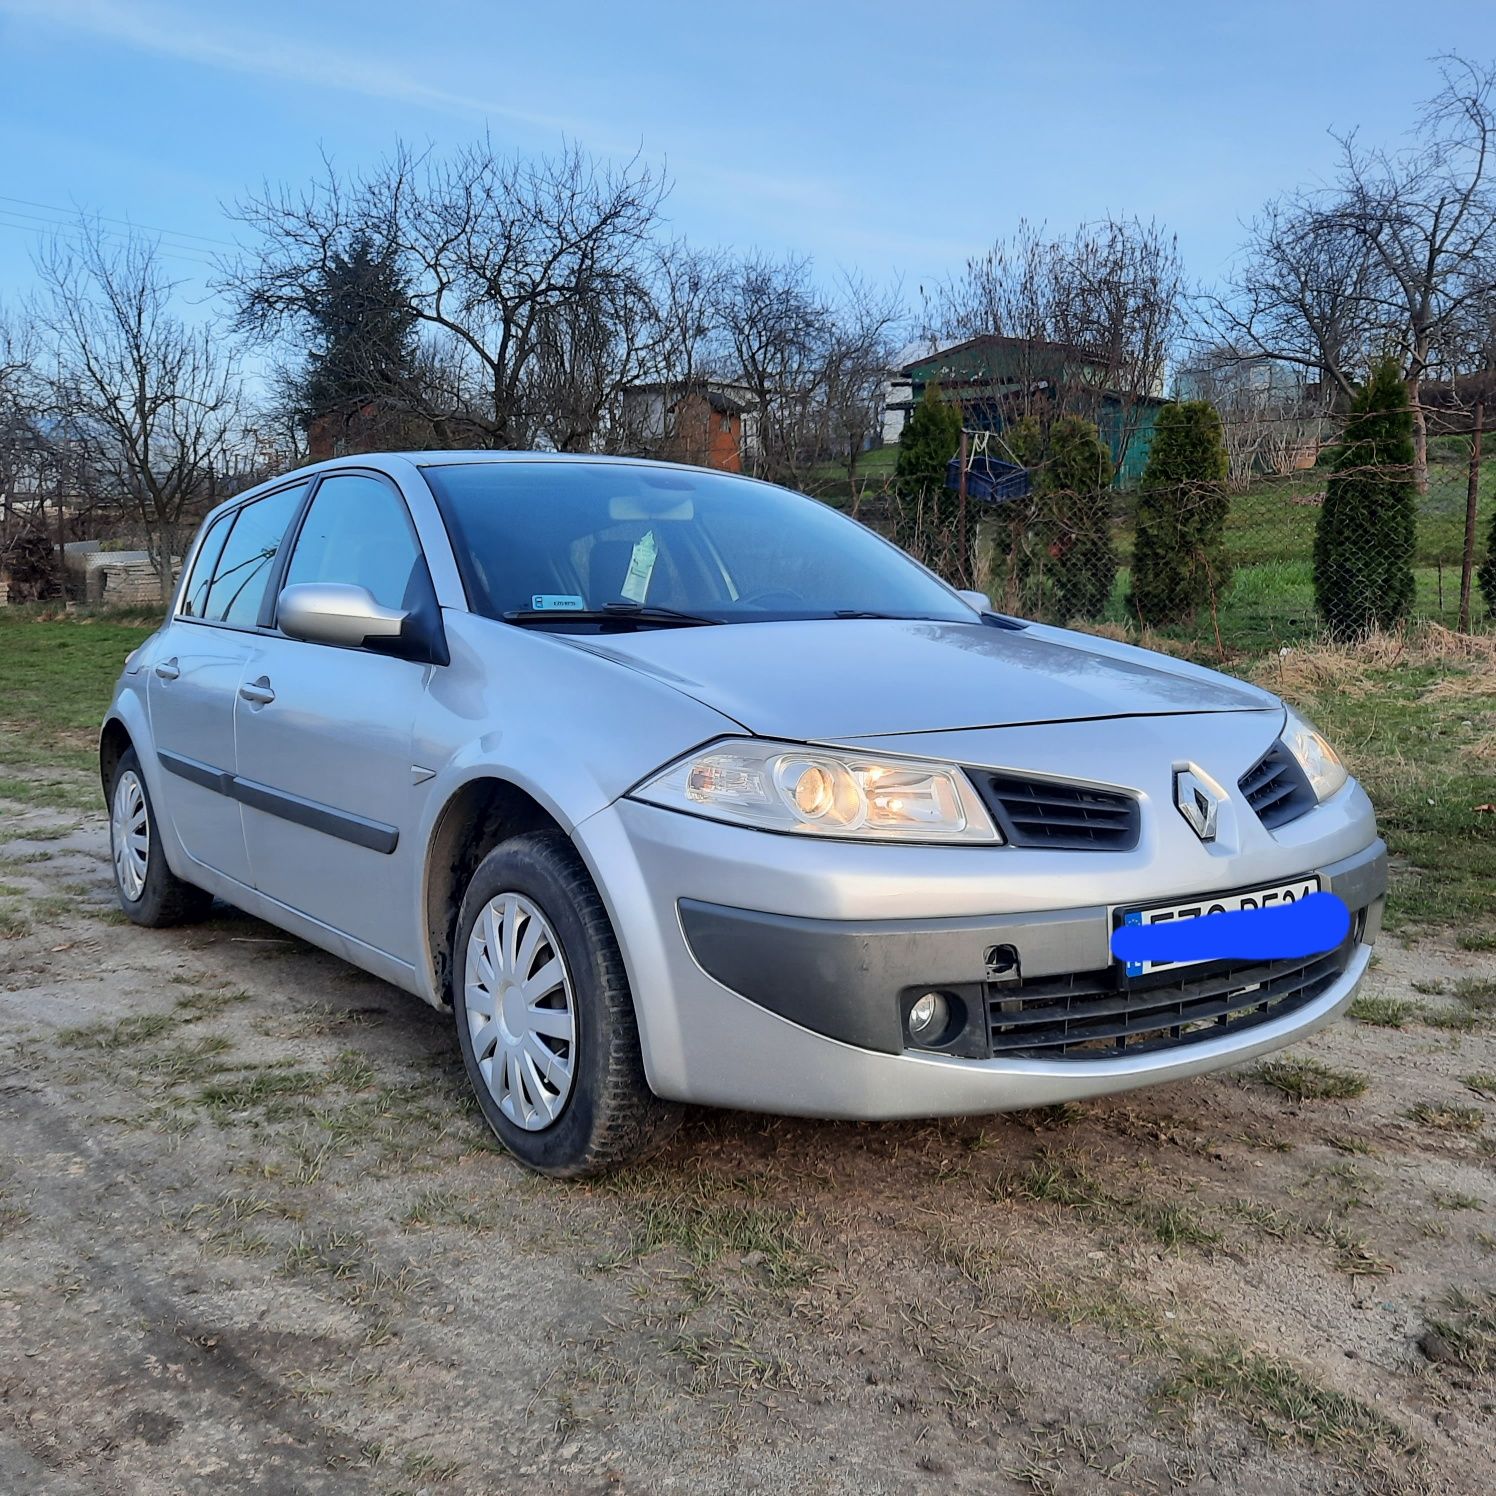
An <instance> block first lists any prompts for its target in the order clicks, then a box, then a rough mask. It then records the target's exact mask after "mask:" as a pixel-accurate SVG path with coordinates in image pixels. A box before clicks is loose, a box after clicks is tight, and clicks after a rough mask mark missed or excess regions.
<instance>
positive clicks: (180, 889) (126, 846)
mask: <svg viewBox="0 0 1496 1496" xmlns="http://www.w3.org/2000/svg"><path fill="white" fill-rule="evenodd" d="M156 825H157V821H156V810H155V807H154V806H153V805H152V804H151V792H150V791H149V790H148V789H147V788H146V785H145V775H144V774H142V773H141V771H140V759H139V758H138V757H137V756H136V753H135V750H134V749H133V748H127V749H126V750H125V751H124V752H123V753H122V754H120V756H119V762H118V763H117V764H115V766H114V774H113V776H112V778H111V779H110V781H109V858H110V862H111V864H112V865H113V869H114V891H115V893H116V894H117V895H118V896H119V903H120V908H121V909H123V910H124V911H125V913H126V915H128V916H129V918H130V919H132V920H133V921H134V922H135V923H136V924H137V925H145V926H146V927H147V928H148V929H152V930H160V929H165V928H167V927H168V926H171V925H186V924H191V923H192V922H193V921H194V920H199V919H202V918H203V917H204V916H205V915H206V914H207V912H208V909H209V908H210V906H211V905H212V903H213V895H212V894H210V893H208V892H206V891H205V890H203V889H201V888H198V887H196V886H195V885H194V884H191V883H186V882H184V881H183V880H182V879H181V878H179V877H177V875H176V874H175V873H173V872H172V870H171V869H170V868H169V867H168V866H167V865H166V853H165V851H164V850H163V849H162V846H161V838H160V837H159V836H158V835H157V834H156ZM142 842H143V843H144V848H143V850H142V848H141V843H142Z"/></svg>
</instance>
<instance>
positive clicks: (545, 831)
mask: <svg viewBox="0 0 1496 1496" xmlns="http://www.w3.org/2000/svg"><path fill="white" fill-rule="evenodd" d="M100 757H101V766H102V772H103V780H104V786H105V791H106V795H107V798H108V803H109V807H110V829H111V836H112V847H113V859H114V871H115V877H116V880H117V883H118V888H119V897H120V900H121V903H122V904H123V907H124V909H125V912H126V913H127V914H128V915H129V916H130V917H131V918H132V919H133V920H135V921H136V922H137V923H140V924H145V925H166V924H172V923H176V922H179V921H183V920H186V919H188V918H191V917H193V916H196V915H200V914H201V913H202V912H203V911H204V910H205V909H206V908H207V906H208V904H209V902H210V900H211V898H212V897H213V896H217V897H219V898H222V899H225V900H227V901H228V902H229V903H230V904H234V905H237V906H238V907H239V908H241V909H244V910H247V911H249V912H250V913H252V914H254V915H257V916H259V917H260V918H262V919H266V920H269V921H270V922H271V923H273V924H276V925H279V926H281V927H282V928H284V929H286V930H289V931H291V932H293V933H294V934H296V935H299V936H301V937H303V938H304V939H306V940H309V941H312V942H313V943H315V944H317V945H319V946H322V947H324V948H326V949H327V950H329V951H332V952H334V953H335V954H337V955H339V956H342V957H343V958H344V959H346V960H348V961H351V962H353V963H355V964H356V965H358V966H361V967H363V968H364V969H366V970H367V971H370V972H373V973H374V974H375V975H377V976H379V977H382V978H384V979H385V980H386V981H390V982H393V983H395V984H396V985H397V986H400V987H403V988H405V989H406V990H408V991H410V992H412V993H414V994H416V995H417V996H418V997H421V998H424V999H425V1001H427V1002H429V1003H431V1004H433V1005H434V1006H437V1007H440V1008H448V1007H450V1008H451V1010H452V1011H453V1013H454V1015H455V1018H456V1028H457V1038H458V1042H459V1044H460V1046H461V1050H462V1055H463V1060H464V1063H465V1065H466V1068H467V1071H468V1074H469V1077H470V1078H471V1080H472V1083H473V1087H474V1090H475V1092H476V1094H477V1099H478V1104H479V1106H480V1107H481V1108H482V1110H483V1114H484V1116H485V1117H486V1118H487V1120H488V1122H489V1123H490V1125H491V1126H492V1127H493V1129H494V1131H495V1132H496V1133H497V1134H498V1136H499V1137H500V1138H501V1139H502V1140H503V1142H504V1143H505V1144H506V1145H507V1146H508V1147H509V1148H510V1149H511V1150H512V1151H513V1152H514V1153H515V1154H516V1155H517V1156H518V1157H519V1158H520V1159H522V1160H523V1161H524V1162H525V1163H526V1164H528V1165H530V1166H531V1167H532V1168H535V1169H538V1170H541V1171H544V1172H546V1173H550V1174H556V1175H577V1174H583V1173H587V1172H590V1171H593V1170H597V1169H600V1168H604V1167H607V1166H609V1165H613V1164H616V1163H618V1162H620V1161H621V1160H624V1159H627V1158H630V1157H632V1156H635V1155H637V1154H638V1153H639V1151H640V1150H641V1149H642V1148H643V1147H645V1146H646V1145H647V1144H648V1143H649V1142H651V1140H653V1139H654V1138H656V1137H658V1136H659V1135H660V1134H661V1132H662V1127H663V1124H665V1123H667V1122H669V1121H670V1120H671V1118H672V1117H673V1116H674V1115H675V1114H676V1112H677V1110H678V1109H677V1108H675V1107H673V1106H672V1105H671V1103H675V1102H697V1103H706V1104H709V1105H713V1106H726V1107H745V1108H749V1109H752V1110H756V1111H770V1112H784V1113H796V1114H801V1115H807V1116H814V1117H846V1118H869V1119H872V1118H895V1117H929V1116H940V1115H952V1114H963V1113H972V1112H991V1111H999V1110H1004V1109H1008V1108H1014V1107H1028V1106H1034V1105H1038V1104H1044V1103H1049V1102H1056V1101H1062V1100H1065V1099H1068V1098H1078V1097H1086V1096H1094V1095H1098V1094H1103V1093H1106V1092H1111V1091H1120V1090H1124V1089H1126V1088H1129V1087H1133V1086H1140V1085H1144V1084H1146V1083H1149V1082H1153V1081H1163V1080H1173V1079H1177V1078H1179V1077H1182V1076H1189V1075H1197V1074H1199V1073H1201V1072H1203V1071H1208V1070H1213V1069H1216V1068H1218V1067H1220V1066H1223V1065H1231V1064H1235V1063H1237V1062H1239V1061H1241V1060H1244V1059H1247V1058H1249V1057H1251V1056H1253V1055H1257V1054H1260V1053H1262V1052H1263V1051H1265V1050H1270V1049H1274V1048H1276V1047H1278V1046H1280V1045H1283V1044H1286V1043H1288V1042H1290V1041H1291V1040H1293V1039H1297V1038H1299V1037H1300V1036H1301V1035H1303V1034H1306V1033H1308V1032H1309V1031H1310V1030H1312V1029H1315V1028H1317V1027H1319V1026H1320V1025H1321V1024H1324V1023H1325V1022H1327V1021H1328V1020H1329V1019H1331V1018H1333V1017H1334V1016H1335V1015H1336V1014H1337V1013H1339V1012H1340V1011H1341V1010H1342V1009H1343V1008H1344V1007H1345V1006H1346V1005H1347V1004H1348V1003H1349V1001H1350V999H1351V996H1352V994H1353V993H1354V991H1355V989H1356V986H1357V984H1358V982H1359V981H1360V980H1361V977H1362V974H1363V973H1364V972H1365V970H1366V966H1367V962H1368V960H1369V958H1370V954H1371V944H1372V941H1373V940H1374V939H1375V937H1376V935H1377V932H1378V929H1379V927H1380V923H1381V915H1382V906H1383V899H1384V892H1385V886H1386V849H1385V847H1384V846H1383V844H1382V843H1381V841H1379V840H1378V838H1377V833H1376V825H1375V821H1374V819H1373V815H1372V809H1371V805H1370V803H1369V802H1368V800H1367V798H1366V795H1365V794H1364V793H1363V792H1362V790H1361V789H1360V787H1359V786H1358V785H1357V784H1356V783H1355V781H1354V780H1352V779H1350V778H1348V777H1347V774H1346V771H1345V769H1344V768H1343V766H1342V765H1341V763H1340V760H1339V759H1338V758H1337V757H1336V756H1335V753H1334V752H1333V750H1332V749H1331V748H1330V747H1329V745H1328V744H1327V743H1325V741H1324V740H1323V738H1321V737H1320V735H1319V734H1318V733H1317V732H1316V731H1315V730H1314V728H1313V727H1312V726H1310V725H1309V724H1308V723H1307V722H1305V721H1303V720H1302V719H1301V718H1299V717H1297V716H1295V715H1294V714H1293V713H1292V712H1291V711H1286V710H1285V708H1284V707H1283V705H1282V703H1280V702H1279V701H1278V700H1277V699H1276V698H1274V697H1273V696H1271V695H1269V694H1268V693H1267V692H1265V691H1262V690H1259V689H1257V688H1256V687H1254V686H1251V685H1246V684H1244V683H1242V682H1240V681H1237V680H1232V679H1229V678H1227V677H1225V676H1222V675H1218V674H1215V673H1214V672H1212V671H1209V670H1205V669H1201V668H1199V667H1197V666H1194V665H1190V664H1186V663H1183V662H1181V661H1179V660H1176V659H1171V658H1167V657H1164V656H1160V655H1156V654H1151V653H1148V652H1146V651H1143V650H1138V649H1134V648H1130V647H1128V646H1125V645H1122V644H1117V643H1112V642H1110V641H1107V640H1103V639H1097V638H1092V637H1089V636H1086V635H1081V634H1076V633H1070V632H1067V631H1065V630H1063V629H1056V628H1048V627H1044V626H1041V625H1039V624H1033V623H1023V622H1020V621H1017V620H1014V619H1010V618H1006V617H1002V616H1000V615H998V614H996V613H994V612H993V611H992V610H991V608H990V606H989V605H988V603H987V601H986V599H985V598H982V597H980V596H979V595H977V594H971V593H961V594H958V593H956V592H954V591H952V590H951V589H950V588H949V587H947V586H946V585H945V584H944V583H943V582H941V581H940V580H939V579H938V578H936V577H935V576H933V575H932V574H931V573H929V572H927V571H926V570H924V569H923V568H922V567H920V566H919V565H917V564H916V563H915V562H914V561H912V560H911V559H910V558H909V557H908V556H906V555H905V554H904V553H903V552H902V551H900V550H898V549H896V548H895V547H894V546H892V545H889V544H888V543H887V542H885V541H884V540H882V539H880V538H879V537H878V536H877V535H875V534H874V533H873V532H871V531H870V530H868V529H866V528H864V527H863V526H861V525H859V524H857V523H855V522H854V521H851V520H848V519H846V518H844V517H842V516H840V515H838V514H837V513H835V512H834V511H833V510H831V509H829V508H826V507H825V506H823V505H821V504H819V503H817V502H815V501H814V500H812V499H808V498H805V497H803V496H801V495H798V494H794V493H790V492H788V491H786V490H784V489H781V488H777V487H774V486H771V485H769V484H766V483H760V482H756V481H753V480H750V479H746V478H740V477H734V476H730V475H727V474H724V473H717V472H710V471H705V470H701V469H696V468H682V467H675V466H670V465H666V464H660V463H649V462H642V461H632V460H610V459H604V458H597V457H579V458H578V457H556V456H544V455H536V454H530V453H489V452H468V453H463V452H433V453H424V454H423V453H411V454H404V455H389V454H385V455H380V456H369V457H350V458H345V459H339V460H336V461H333V462H330V463H324V464H321V465H319V466H316V467H310V468H305V469H302V470H301V471H299V472H297V473H294V474H292V475H290V476H289V477H286V478H284V479H281V480H277V481H276V482H273V483H269V484H265V485H263V486H261V487H260V488H257V489H255V490H253V491H251V492H249V493H246V494H242V495H240V496H239V497H237V498H235V499H234V500H232V501H231V502H230V503H227V504H225V505H223V506H221V507H220V508H218V509H216V510H215V511H214V512H213V513H212V514H210V515H209V516H208V518H207V520H206V521H205V522H204V524H203V526H202V529H201V531H200V532H199V534H198V537H197V539H196V541H195V543H194V544H193V546H192V549H191V553H190V555H189V556H188V557H187V558H186V564H185V567H184V572H183V579H182V582H181V584H180V587H179V590H178V592H177V595H176V597H175V599H174V600H173V603H172V607H171V610H170V615H169V617H168V618H167V620H166V621H165V623H164V624H163V625H162V626H161V627H160V628H159V629H158V630H157V631H156V632H155V633H154V634H153V635H152V636H151V637H150V638H149V639H148V640H147V641H146V642H145V643H144V644H142V645H141V646H140V648H139V649H137V650H136V651H135V652H134V654H132V655H131V656H130V659H129V660H128V662H127V663H126V666H125V670H124V674H123V675H122V676H121V678H120V681H119V685H118V688H117V690H116V692H115V695H114V699H113V702H112V703H111V705H110V707H109V712H108V716H107V718H106V720H105V722H104V728H103V734H102V738H101V742H100ZM1316 889H1318V890H1327V891H1332V892H1334V893H1335V894H1337V895H1339V897H1340V898H1341V899H1343V900H1344V902H1345V904H1346V905H1347V906H1348V907H1349V909H1350V912H1351V916H1352V919H1351V928H1350V933H1349V934H1348V936H1347V937H1346V939H1345V941H1344V942H1343V943H1342V944H1341V945H1340V946H1339V947H1338V948H1336V949H1334V950H1331V951H1328V952H1326V953H1323V954H1320V955H1317V956H1312V957H1307V958H1304V957H1298V958H1293V959H1286V958H1285V959H1275V960H1266V959H1259V960H1252V961H1243V960H1207V961H1203V962H1199V961H1197V962H1194V963H1192V964H1180V963H1174V964H1153V963H1150V962H1147V961H1132V962H1120V961H1117V960H1114V959H1113V956H1112V950H1111V936H1112V932H1113V930H1114V929H1115V928H1116V927H1117V926H1118V925H1119V924H1121V923H1123V922H1127V923H1133V924H1135V923H1144V924H1152V923H1156V922H1160V921H1170V920H1179V919H1184V918H1189V917H1191V916H1193V915H1198V914H1203V913H1208V912H1210V911H1213V910H1232V909H1237V908H1250V907H1253V906H1268V905H1272V904H1274V903H1287V902H1289V901H1291V900H1294V899H1297V898H1300V897H1302V896H1303V895H1304V894H1306V893H1308V892H1310V891H1313V890H1316Z"/></svg>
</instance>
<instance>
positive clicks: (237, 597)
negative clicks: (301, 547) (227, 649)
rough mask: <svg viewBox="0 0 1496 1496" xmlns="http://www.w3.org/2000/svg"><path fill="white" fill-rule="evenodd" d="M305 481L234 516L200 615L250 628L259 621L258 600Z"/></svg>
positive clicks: (277, 492) (296, 506)
mask: <svg viewBox="0 0 1496 1496" xmlns="http://www.w3.org/2000/svg"><path fill="white" fill-rule="evenodd" d="M307 486H308V485H307V484H305V483H298V484H296V485H295V486H294V487H292V488H282V489H279V490H277V491H276V492H275V493H272V494H266V495H265V497H264V498H263V499H255V500H253V502H251V503H248V504H246V505H245V506H244V507H243V508H242V509H240V510H238V511H237V513H236V514H235V515H234V527H233V529H231V530H230V531H229V537H228V539H227V540H226V541H225V542H224V546H223V554H222V555H221V556H219V558H218V565H217V566H216V567H215V568H214V569H213V581H212V583H211V584H210V585H209V587H208V592H207V597H206V598H205V599H204V601H203V604H202V612H201V613H200V614H199V616H200V617H202V618H209V619H213V620H215V621H216V622H219V623H237V624H239V625H240V626H241V627H245V628H252V627H253V626H254V625H255V624H256V623H258V622H259V620H260V604H261V603H262V602H263V601H264V600H265V587H266V585H267V584H268V583H269V581H270V572H271V569H272V567H273V566H274V564H275V553H276V552H277V551H278V550H279V549H280V546H281V541H282V539H283V538H284V537H285V533H286V528H287V526H289V525H290V523H291V518H292V516H293V515H294V514H295V513H296V510H297V508H298V507H299V506H300V504H301V501H302V499H303V497H305V495H306V491H307Z"/></svg>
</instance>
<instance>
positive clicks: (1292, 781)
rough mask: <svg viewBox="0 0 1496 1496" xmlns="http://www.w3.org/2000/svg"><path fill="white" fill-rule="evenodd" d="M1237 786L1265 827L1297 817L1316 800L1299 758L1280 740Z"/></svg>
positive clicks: (1311, 807) (1287, 821) (1285, 822)
mask: <svg viewBox="0 0 1496 1496" xmlns="http://www.w3.org/2000/svg"><path fill="white" fill-rule="evenodd" d="M1237 787H1238V788H1239V789H1240V790H1241V792H1242V794H1243V795H1245V796H1246V800H1247V804H1248V805H1250V806H1251V807H1252V809H1253V810H1255V811H1256V812H1257V819H1258V820H1259V821H1261V822H1262V824H1263V825H1264V826H1266V827H1267V829H1268V830H1269V831H1272V830H1275V829H1276V828H1277V827H1279V826H1286V825H1287V824H1288V823H1289V822H1290V821H1296V820H1298V818H1299V817H1300V816H1301V815H1303V814H1304V813H1305V812H1306V811H1310V810H1313V809H1314V807H1315V805H1316V804H1317V803H1318V802H1317V801H1316V800H1315V798H1314V790H1313V788H1312V787H1311V785H1310V783H1309V781H1308V779H1307V778H1306V777H1305V775H1304V771H1303V769H1301V768H1300V767H1299V761H1298V760H1297V759H1296V758H1295V757H1294V756H1293V754H1291V753H1290V752H1289V751H1288V749H1287V748H1286V747H1284V745H1283V744H1282V743H1274V744H1273V746H1272V747H1271V748H1269V749H1268V751H1267V752H1266V753H1265V754H1264V755H1263V756H1262V757H1261V758H1260V759H1258V761H1257V763H1256V764H1255V765H1254V766H1253V767H1252V768H1250V769H1248V770H1247V772H1246V773H1245V774H1243V775H1242V777H1241V778H1240V779H1239V780H1237Z"/></svg>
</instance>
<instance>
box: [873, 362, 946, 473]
mask: <svg viewBox="0 0 1496 1496" xmlns="http://www.w3.org/2000/svg"><path fill="white" fill-rule="evenodd" d="M939 352H940V344H939V342H938V341H936V339H934V338H921V339H920V340H919V341H918V342H915V343H910V344H908V345H906V346H905V347H904V348H901V349H900V350H899V352H898V353H896V354H895V355H894V360H893V368H892V369H890V370H889V374H888V378H887V379H886V380H884V382H883V391H882V413H883V418H882V430H881V432H880V433H879V434H880V435H881V437H882V439H883V445H884V446H885V447H889V446H893V445H894V444H895V443H896V442H897V441H898V440H899V439H900V438H901V437H902V436H903V434H904V423H905V422H906V421H907V420H908V419H909V412H910V411H911V410H913V409H914V395H913V385H912V383H911V381H910V378H909V375H908V374H907V373H906V372H905V371H906V370H907V369H908V368H910V367H911V366H913V365H915V364H918V363H920V362H922V361H923V360H925V359H929V358H933V357H934V356H935V355H936V354H937V353H939Z"/></svg>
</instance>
